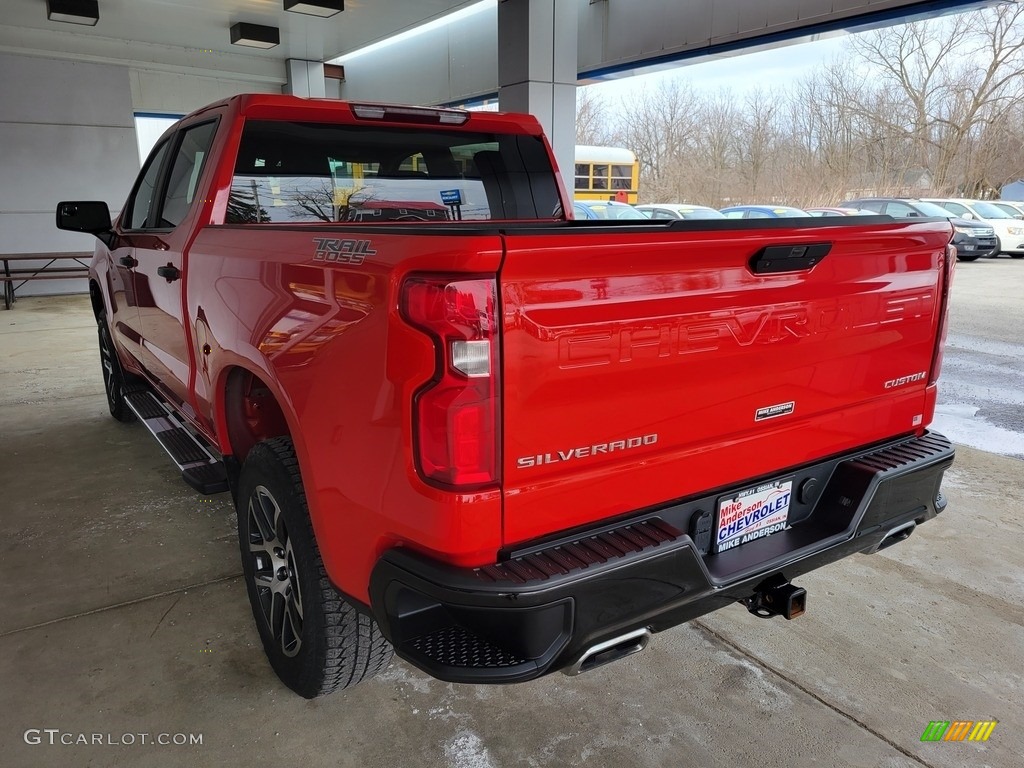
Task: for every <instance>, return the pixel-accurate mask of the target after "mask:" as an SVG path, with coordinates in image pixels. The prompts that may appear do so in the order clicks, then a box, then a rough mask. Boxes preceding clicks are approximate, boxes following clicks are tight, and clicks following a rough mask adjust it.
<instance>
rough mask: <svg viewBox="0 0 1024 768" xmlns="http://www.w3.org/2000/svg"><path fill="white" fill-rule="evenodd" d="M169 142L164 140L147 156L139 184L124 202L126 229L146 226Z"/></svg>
mask: <svg viewBox="0 0 1024 768" xmlns="http://www.w3.org/2000/svg"><path fill="white" fill-rule="evenodd" d="M169 143H170V142H167V141H165V142H164V143H163V144H161V145H160V146H159V147H158V148H157V149H156V150H155V151H154V152H153V153H152V154H151V155H150V156H149V163H148V165H147V166H146V170H145V172H144V173H143V174H142V180H141V181H139V186H138V187H137V188H136V189H135V192H134V193H133V194H132V196H131V198H129V200H128V202H127V203H126V204H125V211H126V212H125V219H124V220H125V221H126V222H127V223H128V229H145V228H146V227H147V223H146V220H147V219H148V218H149V210H150V208H151V207H152V204H153V191H154V190H155V189H156V183H157V179H158V178H159V176H160V168H161V167H162V166H163V164H164V157H165V156H166V155H167V147H168V146H169ZM150 226H151V225H150Z"/></svg>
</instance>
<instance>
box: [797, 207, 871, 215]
mask: <svg viewBox="0 0 1024 768" xmlns="http://www.w3.org/2000/svg"><path fill="white" fill-rule="evenodd" d="M804 210H805V211H807V212H808V213H809V214H811V216H874V215H875V212H874V211H865V210H864V209H863V208H804Z"/></svg>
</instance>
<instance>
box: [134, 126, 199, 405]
mask: <svg viewBox="0 0 1024 768" xmlns="http://www.w3.org/2000/svg"><path fill="white" fill-rule="evenodd" d="M216 128H217V121H216V120H206V121H205V122H201V123H196V124H193V125H188V126H185V127H183V128H182V129H181V130H179V131H178V132H177V133H176V134H175V136H174V137H173V138H172V139H171V140H170V142H169V144H170V151H169V152H168V156H167V160H166V162H165V163H164V169H163V172H162V173H161V175H160V182H159V187H158V189H159V190H160V193H159V194H158V195H155V196H154V200H153V205H152V207H151V210H150V213H149V216H148V218H147V226H146V227H145V228H144V229H143V230H142V231H140V232H138V233H136V234H135V236H134V238H133V242H134V246H135V253H134V257H135V260H136V266H135V285H136V294H137V300H138V306H139V317H140V320H141V329H142V357H143V364H144V365H145V366H146V368H147V369H148V370H149V371H150V372H151V373H152V374H153V376H154V378H155V379H156V380H157V382H158V383H159V384H160V385H162V389H163V390H164V394H165V395H168V396H169V397H171V399H172V400H174V401H175V403H176V404H177V405H178V406H179V407H180V408H181V410H182V411H183V412H184V414H185V415H186V416H188V417H191V418H194V417H195V413H194V408H193V403H192V397H191V394H190V391H191V387H190V378H191V371H192V365H193V361H192V359H191V347H192V345H191V341H190V333H189V329H188V327H187V324H186V323H185V322H184V313H183V299H184V287H185V280H184V277H185V269H186V265H185V263H184V254H185V252H186V250H187V248H188V245H189V243H190V242H191V239H192V234H193V229H194V228H193V226H192V220H193V214H194V213H195V211H196V209H197V208H200V207H201V206H199V204H198V198H199V196H200V195H199V192H200V189H201V186H200V181H201V177H202V173H203V169H204V167H205V165H206V159H207V157H208V156H209V154H210V146H211V145H212V143H213V136H214V133H215V132H216ZM149 224H152V226H148V225H149Z"/></svg>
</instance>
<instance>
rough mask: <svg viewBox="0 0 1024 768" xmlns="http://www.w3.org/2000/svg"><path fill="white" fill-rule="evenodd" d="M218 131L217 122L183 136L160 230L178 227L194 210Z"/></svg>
mask: <svg viewBox="0 0 1024 768" xmlns="http://www.w3.org/2000/svg"><path fill="white" fill-rule="evenodd" d="M216 130H217V123H215V122H211V123H203V124H202V125H196V126H193V127H192V128H188V129H186V130H185V131H184V132H183V133H182V136H181V143H180V144H179V145H178V152H177V154H176V155H175V157H174V162H173V164H172V165H171V170H170V173H169V174H168V175H167V194H166V195H164V200H163V205H162V206H161V210H160V226H161V227H176V226H178V225H179V224H181V222H182V220H183V219H184V218H185V215H186V214H187V213H188V210H189V208H191V207H192V202H193V201H194V200H195V197H196V190H197V189H198V187H199V177H200V176H201V175H202V173H203V166H204V165H205V162H206V157H207V155H209V154H210V145H211V144H213V134H214V133H215V132H216Z"/></svg>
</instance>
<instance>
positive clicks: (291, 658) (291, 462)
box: [237, 437, 392, 699]
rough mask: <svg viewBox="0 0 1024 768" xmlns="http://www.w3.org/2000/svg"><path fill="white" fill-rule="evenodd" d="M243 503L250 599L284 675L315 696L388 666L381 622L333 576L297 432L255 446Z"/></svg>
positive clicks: (242, 485) (244, 476) (241, 536)
mask: <svg viewBox="0 0 1024 768" xmlns="http://www.w3.org/2000/svg"><path fill="white" fill-rule="evenodd" d="M237 508H238V541H239V546H240V548H241V553H242V570H243V573H244V576H245V582H246V589H247V590H248V593H249V603H250V604H251V606H252V613H253V618H254V619H255V620H256V627H257V629H258V631H259V634H260V639H261V640H262V642H263V649H264V651H265V652H266V654H267V658H268V659H269V660H270V665H271V666H272V667H273V668H274V672H276V673H277V676H278V677H279V678H280V679H281V682H283V683H284V684H285V685H287V686H288V687H289V688H291V689H292V690H293V691H295V692H296V693H297V694H299V695H300V696H304V697H305V698H307V699H312V698H315V697H317V696H323V695H325V694H328V693H331V692H332V691H335V690H338V689H341V688H348V687H349V686H352V685H355V684H356V683H358V682H360V681H362V680H365V679H367V678H369V677H372V676H373V675H375V674H376V673H377V672H378V671H380V670H381V669H383V668H384V667H386V666H387V664H388V662H389V661H390V660H391V655H392V650H391V645H390V644H389V643H388V642H387V640H385V639H384V636H383V635H382V634H381V632H380V629H379V628H378V627H377V624H376V622H374V621H373V620H372V619H370V618H369V617H368V616H365V615H363V614H361V613H359V612H358V611H356V609H355V608H354V607H353V606H352V605H350V604H349V603H348V602H346V601H345V600H344V599H343V598H342V597H341V596H340V595H339V594H338V592H337V591H336V590H335V589H334V587H332V586H331V583H330V581H329V580H328V579H327V573H326V571H325V570H324V565H323V561H322V560H321V558H320V550H319V548H318V547H317V544H316V539H315V538H314V535H313V528H312V525H311V524H310V520H309V509H308V507H307V504H306V494H305V491H304V490H303V486H302V477H301V475H300V473H299V463H298V460H297V459H296V458H295V448H294V446H293V445H292V441H291V440H290V439H288V438H286V437H277V438H274V439H272V440H264V441H263V442H261V443H259V444H257V445H256V446H255V447H254V448H253V449H252V451H250V452H249V455H248V456H247V457H246V459H245V464H244V465H243V466H242V473H241V477H240V479H239V484H238V506H237Z"/></svg>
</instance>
